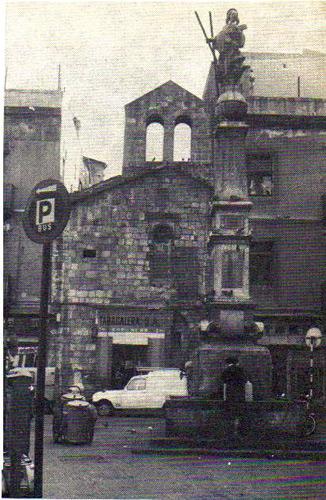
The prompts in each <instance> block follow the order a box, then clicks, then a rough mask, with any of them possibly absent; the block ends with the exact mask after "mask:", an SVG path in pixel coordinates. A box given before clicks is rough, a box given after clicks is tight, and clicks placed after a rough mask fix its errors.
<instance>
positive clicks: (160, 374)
mask: <svg viewBox="0 0 326 500" xmlns="http://www.w3.org/2000/svg"><path fill="white" fill-rule="evenodd" d="M180 375H181V372H180V370H179V369H177V368H165V369H164V368H162V369H159V370H154V371H150V372H149V373H148V374H146V375H137V376H135V377H132V378H131V379H130V380H129V382H128V383H127V385H126V386H125V387H124V389H121V390H107V391H100V392H95V394H93V396H92V402H93V404H94V405H95V406H96V409H97V412H98V414H99V415H113V413H115V411H116V410H131V409H135V410H137V409H155V408H162V407H163V406H164V403H165V401H166V400H167V399H168V398H169V396H186V395H187V394H188V393H187V381H186V379H185V377H182V376H180Z"/></svg>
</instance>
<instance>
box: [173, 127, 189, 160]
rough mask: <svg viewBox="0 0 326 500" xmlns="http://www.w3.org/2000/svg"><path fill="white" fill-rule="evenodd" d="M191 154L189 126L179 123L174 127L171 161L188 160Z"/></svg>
mask: <svg viewBox="0 0 326 500" xmlns="http://www.w3.org/2000/svg"><path fill="white" fill-rule="evenodd" d="M190 156H191V127H190V126H189V125H188V124H186V123H179V124H178V125H176V127H175V128H174V144H173V161H188V160H190Z"/></svg>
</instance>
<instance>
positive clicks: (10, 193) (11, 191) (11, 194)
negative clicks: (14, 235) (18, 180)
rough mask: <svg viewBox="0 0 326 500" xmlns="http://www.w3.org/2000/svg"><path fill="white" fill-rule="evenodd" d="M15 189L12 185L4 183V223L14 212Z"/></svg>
mask: <svg viewBox="0 0 326 500" xmlns="http://www.w3.org/2000/svg"><path fill="white" fill-rule="evenodd" d="M15 189H16V188H15V186H14V185H13V184H7V183H4V185H3V216H4V220H5V221H6V220H8V219H9V218H10V217H11V216H12V213H13V210H14V201H15Z"/></svg>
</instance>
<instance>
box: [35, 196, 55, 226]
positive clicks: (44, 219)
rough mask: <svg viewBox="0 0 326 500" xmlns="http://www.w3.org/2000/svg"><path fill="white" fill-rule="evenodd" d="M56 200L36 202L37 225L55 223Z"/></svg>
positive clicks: (48, 199)
mask: <svg viewBox="0 0 326 500" xmlns="http://www.w3.org/2000/svg"><path fill="white" fill-rule="evenodd" d="M54 211H55V198H46V199H44V200H37V201H36V221H35V224H36V225H37V226H38V225H39V224H48V223H50V222H54V220H55V219H54V216H55V213H54Z"/></svg>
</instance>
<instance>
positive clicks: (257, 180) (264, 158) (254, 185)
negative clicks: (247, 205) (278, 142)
mask: <svg viewBox="0 0 326 500" xmlns="http://www.w3.org/2000/svg"><path fill="white" fill-rule="evenodd" d="M272 173H273V164H272V157H271V155H268V154H257V155H248V156H247V182H248V194H249V195H250V196H271V195H272V194H273V178H272Z"/></svg>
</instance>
